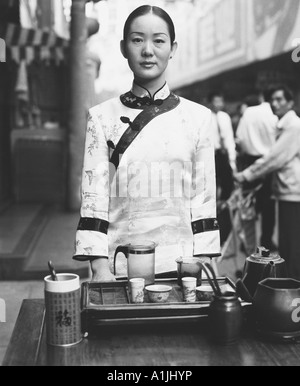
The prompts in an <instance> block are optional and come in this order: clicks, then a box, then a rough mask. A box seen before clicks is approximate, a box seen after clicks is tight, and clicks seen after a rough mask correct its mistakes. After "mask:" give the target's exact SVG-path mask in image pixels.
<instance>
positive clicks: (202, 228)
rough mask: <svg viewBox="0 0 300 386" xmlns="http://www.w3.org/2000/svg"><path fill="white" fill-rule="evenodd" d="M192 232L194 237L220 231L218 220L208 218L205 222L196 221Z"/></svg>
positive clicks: (193, 223)
mask: <svg viewBox="0 0 300 386" xmlns="http://www.w3.org/2000/svg"><path fill="white" fill-rule="evenodd" d="M192 230H193V234H194V235H196V234H198V233H204V232H212V231H218V230H219V223H218V220H217V219H216V218H207V219H203V220H198V221H194V222H192Z"/></svg>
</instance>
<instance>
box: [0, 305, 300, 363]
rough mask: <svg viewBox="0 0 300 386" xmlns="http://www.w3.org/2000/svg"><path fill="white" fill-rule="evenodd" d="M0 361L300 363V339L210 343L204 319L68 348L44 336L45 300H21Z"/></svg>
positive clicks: (108, 331) (119, 331) (120, 332)
mask: <svg viewBox="0 0 300 386" xmlns="http://www.w3.org/2000/svg"><path fill="white" fill-rule="evenodd" d="M3 365H4V366H18V365H22V366H24V365H28V366H33V365H38V366H39V365H40V366H81V365H83V366H84V365H89V366H92V365H96V366H115V367H117V366H274V365H279V366H287V365H289V366H299V365H300V344H296V343H272V342H267V341H263V340H262V339H261V338H259V337H257V336H255V335H252V334H248V333H246V334H243V337H242V338H241V340H240V341H239V342H238V343H237V344H235V345H233V346H227V347H226V346H218V345H215V344H212V343H211V342H210V340H209V339H208V338H207V334H206V333H205V323H204V324H203V325H202V322H201V325H200V324H199V325H195V324H194V325H192V326H186V325H176V326H175V325H165V326H164V327H159V328H158V326H147V325H143V326H134V327H133V328H130V327H129V328H128V327H127V328H126V329H123V328H120V327H117V328H116V327H114V328H108V327H105V328H104V329H103V332H102V331H101V333H100V334H99V335H97V336H89V337H88V338H86V339H84V340H83V341H82V342H81V343H79V344H78V345H76V346H73V347H69V348H61V347H50V346H48V345H47V344H46V341H45V331H44V301H43V300H42V299H38V300H24V301H23V303H22V307H21V310H20V313H19V316H18V319H17V321H16V325H15V328H14V331H13V334H12V337H11V340H10V344H9V346H8V348H7V351H6V355H5V358H4V361H3Z"/></svg>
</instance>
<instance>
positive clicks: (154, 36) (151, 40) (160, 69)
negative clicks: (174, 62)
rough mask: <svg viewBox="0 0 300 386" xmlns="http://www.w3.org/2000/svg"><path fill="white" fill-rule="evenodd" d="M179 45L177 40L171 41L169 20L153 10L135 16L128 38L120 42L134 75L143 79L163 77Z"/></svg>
mask: <svg viewBox="0 0 300 386" xmlns="http://www.w3.org/2000/svg"><path fill="white" fill-rule="evenodd" d="M176 47H177V44H176V43H173V45H171V38H170V32H169V28H168V25H167V23H166V22H165V21H164V20H163V19H161V18H160V17H158V16H156V15H153V14H147V15H143V16H139V17H137V18H136V19H134V20H133V22H132V23H131V26H130V29H129V33H128V36H127V38H126V41H122V42H121V51H122V54H123V56H124V57H125V58H126V59H127V60H128V64H129V67H130V68H131V70H132V71H133V73H134V76H135V79H136V80H137V81H139V82H141V83H143V82H151V81H157V83H161V82H162V81H164V78H165V76H164V73H165V70H166V68H167V66H168V62H169V60H170V57H172V56H173V55H174V54H175V51H176Z"/></svg>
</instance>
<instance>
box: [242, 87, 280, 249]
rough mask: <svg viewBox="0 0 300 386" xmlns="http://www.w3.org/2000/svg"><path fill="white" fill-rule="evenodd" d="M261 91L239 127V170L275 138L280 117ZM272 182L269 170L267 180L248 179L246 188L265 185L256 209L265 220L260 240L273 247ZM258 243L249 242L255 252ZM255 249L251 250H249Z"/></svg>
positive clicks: (268, 147)
mask: <svg viewBox="0 0 300 386" xmlns="http://www.w3.org/2000/svg"><path fill="white" fill-rule="evenodd" d="M259 95H260V96H259V98H257V102H258V101H260V102H261V103H260V104H259V103H257V105H256V106H251V107H248V108H246V110H245V112H244V114H243V116H242V118H241V120H240V122H239V125H238V128H237V132H236V143H237V149H238V156H237V168H238V170H239V171H243V170H245V169H246V168H247V167H249V166H250V165H252V164H253V163H254V162H255V161H256V160H258V159H259V158H262V157H263V156H265V155H266V154H267V153H268V152H269V151H270V149H271V148H272V146H273V145H274V143H275V140H276V124H277V122H278V118H277V117H276V115H275V114H274V113H273V111H272V109H271V106H270V103H269V102H268V101H267V99H268V95H267V93H260V94H259ZM271 182H272V175H271V174H269V175H268V176H266V177H265V178H264V180H257V181H255V182H252V183H245V184H244V186H243V188H244V190H245V192H247V191H251V190H252V189H255V188H256V187H257V186H258V185H260V184H262V188H261V189H260V190H259V191H258V192H257V193H256V210H257V213H261V220H262V229H261V238H260V244H261V245H262V246H264V247H266V248H267V249H270V250H273V251H274V250H276V249H277V246H276V245H275V244H274V242H273V233H274V228H275V201H274V200H273V199H272V198H271ZM245 194H246V193H245ZM254 226H255V224H254ZM254 244H256V241H254ZM256 247H257V245H252V246H250V248H251V249H252V252H254V251H255V250H256ZM252 252H251V251H250V253H252Z"/></svg>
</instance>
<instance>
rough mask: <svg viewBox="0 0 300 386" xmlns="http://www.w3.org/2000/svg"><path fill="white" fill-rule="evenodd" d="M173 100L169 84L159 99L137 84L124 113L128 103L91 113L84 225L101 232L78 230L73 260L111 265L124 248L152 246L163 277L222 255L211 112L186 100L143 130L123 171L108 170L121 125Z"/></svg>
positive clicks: (116, 103)
mask: <svg viewBox="0 0 300 386" xmlns="http://www.w3.org/2000/svg"><path fill="white" fill-rule="evenodd" d="M169 95H170V91H169V88H168V86H167V84H166V85H165V86H164V87H163V88H162V89H160V90H159V91H158V92H157V93H156V94H155V95H154V97H153V98H149V93H148V92H147V90H145V89H144V88H142V87H139V86H137V85H136V84H133V88H132V91H131V93H127V94H125V96H126V97H125V100H126V102H127V103H126V105H125V104H124V96H123V99H122V98H114V99H110V100H108V101H106V102H104V103H102V104H100V105H97V106H95V107H93V108H92V109H90V111H89V117H88V125H87V132H86V144H85V157H84V166H83V174H82V205H81V220H82V219H84V220H86V221H87V222H91V221H94V223H95V224H94V226H93V227H92V228H91V227H90V226H87V227H86V228H85V227H84V225H83V223H82V224H81V226H79V227H78V230H77V234H76V251H75V256H74V258H75V259H77V260H88V259H92V258H93V257H94V256H108V257H109V259H110V262H111V261H112V258H113V256H114V251H115V249H116V247H117V246H118V245H124V244H128V243H135V242H137V241H140V240H150V241H154V242H156V243H157V244H158V246H157V248H156V251H155V255H156V257H155V258H156V273H159V272H164V271H173V270H176V262H175V260H176V259H177V258H178V257H180V256H182V255H183V253H184V254H185V255H186V256H193V255H206V256H208V255H215V254H219V252H220V240H219V230H218V224H217V221H216V220H215V218H216V197H215V195H216V186H215V164H214V146H213V143H212V138H211V128H210V124H211V112H210V110H208V109H207V108H205V107H204V106H201V105H199V104H196V103H194V102H191V101H188V100H186V99H184V98H180V103H179V104H178V105H177V107H175V108H174V109H172V110H170V111H167V112H165V113H163V114H161V115H159V116H156V117H155V118H154V119H153V120H151V122H149V123H148V124H147V125H146V126H145V127H144V128H143V129H142V130H141V132H140V133H139V134H138V136H137V137H136V138H135V139H134V141H133V142H132V143H131V144H130V146H129V147H128V148H127V150H126V151H125V153H124V155H123V157H122V158H121V160H120V163H119V166H118V168H117V170H115V168H114V166H113V165H112V163H110V162H109V160H110V157H111V154H112V151H113V149H112V148H113V147H114V146H116V145H117V143H118V142H119V140H120V138H121V136H122V135H123V133H124V132H125V131H126V130H127V128H128V122H127V123H123V121H126V120H127V121H129V120H130V122H131V123H132V122H133V121H134V119H135V118H136V116H137V115H139V114H140V113H141V112H142V111H143V105H145V104H151V103H152V104H153V102H154V101H160V102H161V103H162V104H163V103H164V102H163V101H164V100H166V99H167V98H168V96H169ZM150 97H151V96H150ZM121 100H123V103H122V101H121ZM131 102H132V107H128V106H131ZM124 117H125V118H126V119H124ZM120 118H122V120H121V119H120ZM128 118H129V119H128ZM119 256H120V255H119ZM119 256H118V259H117V260H118V261H119V259H120V258H121V257H119ZM125 265H126V262H125V258H124V261H123V262H122V258H121V263H120V264H118V269H117V274H118V275H124V274H126V267H125Z"/></svg>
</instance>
